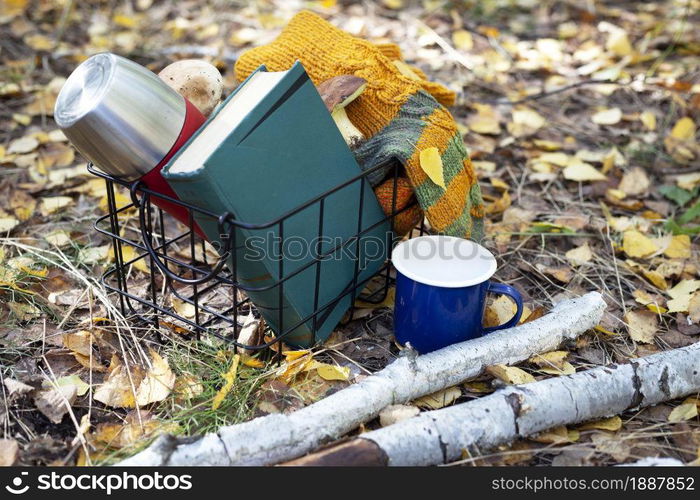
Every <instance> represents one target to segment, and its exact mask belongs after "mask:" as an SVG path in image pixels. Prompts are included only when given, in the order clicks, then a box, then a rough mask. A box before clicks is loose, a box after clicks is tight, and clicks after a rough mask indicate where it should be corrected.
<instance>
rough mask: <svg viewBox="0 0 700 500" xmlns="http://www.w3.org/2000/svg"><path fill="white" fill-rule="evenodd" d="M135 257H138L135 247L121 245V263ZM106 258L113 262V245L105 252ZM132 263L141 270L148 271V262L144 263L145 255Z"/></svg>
mask: <svg viewBox="0 0 700 500" xmlns="http://www.w3.org/2000/svg"><path fill="white" fill-rule="evenodd" d="M136 257H138V254H137V253H136V248H135V247H132V246H130V245H122V264H123V263H125V262H129V261H131V260H134V259H135V258H136ZM107 260H109V261H110V262H114V260H115V257H114V247H113V246H110V247H109V252H108V253H107ZM132 265H133V266H134V267H135V268H136V269H138V270H139V271H141V272H144V273H148V272H149V271H150V269H149V267H148V264H147V263H146V257H145V256H142V257H141V258H140V259H139V260H137V261H136V262H134V263H133V264H132Z"/></svg>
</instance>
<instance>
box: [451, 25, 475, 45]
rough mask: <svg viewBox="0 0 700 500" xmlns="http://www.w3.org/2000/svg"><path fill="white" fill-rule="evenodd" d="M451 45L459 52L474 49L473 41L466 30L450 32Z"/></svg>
mask: <svg viewBox="0 0 700 500" xmlns="http://www.w3.org/2000/svg"><path fill="white" fill-rule="evenodd" d="M452 43H454V45H455V47H457V48H458V49H459V50H472V48H474V40H472V34H471V33H469V32H468V31H467V30H455V31H454V32H452Z"/></svg>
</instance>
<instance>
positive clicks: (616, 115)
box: [591, 108, 622, 125]
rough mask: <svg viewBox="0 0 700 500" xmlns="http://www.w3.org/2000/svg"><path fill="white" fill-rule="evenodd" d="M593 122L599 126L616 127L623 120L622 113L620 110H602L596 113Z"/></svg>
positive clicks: (592, 118)
mask: <svg viewBox="0 0 700 500" xmlns="http://www.w3.org/2000/svg"><path fill="white" fill-rule="evenodd" d="M591 120H592V121H593V123H595V124H597V125H615V124H616V123H619V121H620V120H622V111H621V110H620V108H610V109H602V110H600V111H598V112H597V113H595V114H594V115H593V116H592V117H591Z"/></svg>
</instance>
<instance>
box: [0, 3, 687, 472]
mask: <svg viewBox="0 0 700 500" xmlns="http://www.w3.org/2000/svg"><path fill="white" fill-rule="evenodd" d="M302 8H310V9H312V10H314V11H316V12H318V13H320V14H321V15H323V16H325V17H328V18H329V19H330V20H331V21H332V22H334V23H336V24H337V25H338V26H340V27H341V28H343V29H345V30H347V31H349V32H351V33H353V34H355V35H358V36H363V37H365V38H367V39H370V40H372V41H376V42H379V41H384V42H388V41H391V42H396V43H398V44H399V45H400V46H401V49H402V51H403V56H404V58H405V59H406V60H407V61H408V62H410V63H411V64H415V65H416V66H418V67H419V68H421V69H422V70H424V71H425V73H427V74H428V75H430V77H431V78H432V79H434V80H437V81H440V82H441V83H444V84H445V85H447V86H449V87H450V88H452V89H454V90H456V91H457V92H458V93H459V99H458V103H457V104H456V106H455V107H454V108H453V109H452V112H453V114H454V116H455V117H456V118H457V120H458V121H459V123H460V125H461V127H462V132H463V135H464V140H465V143H466V144H467V146H468V148H469V151H470V154H471V156H472V158H473V160H474V164H475V166H476V168H477V169H478V172H479V175H480V178H481V184H482V189H483V192H484V194H485V198H486V201H487V214H488V223H487V242H486V244H487V246H489V247H490V248H491V249H493V250H494V253H495V254H496V255H497V256H498V259H499V264H500V267H499V271H498V273H497V275H496V278H497V279H499V280H501V281H504V282H507V283H509V284H511V285H513V286H515V287H516V288H517V289H518V290H519V291H520V292H521V293H522V294H523V296H524V297H525V300H526V305H527V308H526V313H525V320H527V319H528V318H529V319H533V318H536V317H538V316H540V315H542V314H544V313H546V311H547V310H548V309H549V308H551V306H552V304H553V303H554V302H556V301H557V300H560V299H561V298H564V297H570V296H578V295H580V294H582V293H584V292H586V291H590V290H597V291H599V292H601V293H602V294H603V295H604V297H605V300H606V302H607V304H608V309H607V312H606V314H605V317H604V319H603V321H602V322H601V324H600V325H599V326H598V327H597V328H596V329H595V330H592V331H590V332H587V333H586V334H585V335H584V336H582V337H581V338H580V339H579V340H578V341H577V342H576V343H575V344H571V345H567V346H564V347H563V348H562V350H560V351H556V352H552V353H547V354H545V355H542V356H538V357H536V358H534V359H531V360H529V361H528V362H526V363H523V364H522V365H521V366H519V367H493V368H491V369H490V370H488V374H487V375H484V376H483V377H480V378H479V379H478V380H473V381H469V382H467V383H465V384H463V385H461V386H459V387H453V388H450V389H448V390H446V391H444V392H442V393H441V394H437V395H434V396H433V397H429V398H423V399H421V400H420V401H417V402H415V406H417V407H420V408H421V409H430V408H436V407H441V406H444V405H447V404H453V403H455V402H462V401H466V400H469V399H472V398H477V397H480V396H482V395H483V394H487V393H489V392H492V391H494V390H495V389H497V388H498V387H500V386H502V385H503V384H508V383H523V382H528V381H533V380H539V379H542V378H546V377H556V376H559V375H562V374H568V373H573V372H575V371H578V370H585V369H588V368H591V367H594V366H599V365H604V364H608V363H612V362H618V363H625V362H628V361H629V360H630V359H633V358H636V357H640V356H645V355H648V354H652V353H655V352H659V351H663V350H667V349H673V348H677V347H682V346H687V345H690V344H692V343H694V342H697V341H699V340H700V267H699V266H700V264H699V262H698V254H699V252H700V246H699V245H698V241H699V239H698V235H699V234H700V196H699V194H700V147H699V146H698V142H697V137H698V133H697V125H698V123H700V57H699V56H700V23H699V21H700V17H699V16H698V14H697V13H698V12H699V11H700V2H698V0H669V1H658V2H631V1H622V2H621V1H597V0H591V1H589V2H569V1H552V0H540V1H532V0H482V1H473V2H471V1H468V2H446V1H440V0H423V1H421V2H417V1H410V0H384V1H383V2H376V3H373V2H365V3H354V2H350V1H338V2H336V1H333V0H331V1H328V0H323V1H318V2H301V1H282V0H280V1H274V0H260V1H251V2H230V1H217V0H212V1H210V2H195V1H184V2H164V1H159V0H127V1H123V2H108V1H104V2H102V1H91V2H73V1H71V0H56V1H50V0H7V1H5V2H3V3H2V5H1V6H0V130H1V132H0V134H1V136H0V232H1V233H2V237H1V238H0V304H1V307H0V324H1V325H2V326H1V327H0V359H1V365H0V376H1V377H2V386H1V388H2V399H0V421H1V423H2V436H1V437H2V439H3V440H2V442H0V463H2V464H13V463H18V464H66V465H70V464H75V463H78V464H96V463H97V464H100V463H109V462H112V461H115V460H117V459H118V458H119V457H122V456H126V455H129V454H131V453H133V452H135V451H136V450H138V449H139V448H141V447H143V446H144V445H145V444H147V443H148V442H149V440H150V439H152V437H153V436H155V435H156V434H158V433H161V432H172V433H181V434H197V433H202V432H207V431H212V430H214V429H216V428H217V427H218V426H220V425H224V424H228V423H234V422H238V421H242V420H246V419H249V418H252V417H253V416H256V415H263V414H267V413H272V412H291V411H294V410H295V409H298V408H300V407H303V406H304V405H307V404H309V403H311V402H313V401H316V400H318V399H320V398H322V397H323V396H324V395H327V394H329V393H330V392H333V391H335V390H338V389H339V388H342V387H344V386H346V385H348V384H350V383H352V382H353V381H356V380H358V379H359V378H361V377H364V376H366V375H367V374H369V373H372V372H373V371H376V370H378V369H380V368H382V367H383V366H385V365H386V364H387V363H389V362H390V361H391V360H392V359H393V358H394V357H395V356H396V355H397V353H398V348H397V346H396V345H395V344H394V342H393V338H392V329H391V328H392V327H391V307H392V305H393V304H392V294H391V293H390V294H389V296H388V298H387V300H385V301H384V302H383V303H382V304H379V305H378V306H377V305H370V304H358V306H359V310H358V311H357V312H356V314H355V319H354V320H353V321H352V322H350V323H349V324H347V325H345V326H343V327H341V328H339V329H338V330H337V331H336V332H335V333H334V334H333V335H332V336H331V338H330V339H329V340H328V341H327V342H326V343H325V344H324V346H321V347H319V348H317V349H314V350H313V351H311V352H307V351H285V352H284V353H283V354H284V356H283V362H282V364H281V365H279V366H278V365H277V364H275V363H271V362H269V361H266V358H265V357H264V356H260V355H255V354H251V353H246V352H240V353H235V352H234V351H233V350H231V349H229V348H228V347H227V345H226V344H225V343H222V342H220V341H218V340H216V339H215V338H213V337H202V338H201V340H197V339H196V338H194V336H193V335H192V334H191V333H190V332H188V331H187V330H186V329H183V328H182V327H181V326H177V325H174V324H171V325H169V326H168V325H165V327H164V328H162V329H161V332H160V335H157V334H156V332H154V331H153V330H152V329H148V328H145V327H142V326H139V325H138V324H136V323H133V322H131V321H129V320H128V318H123V317H122V316H121V315H120V313H119V311H118V310H117V309H116V308H115V306H114V297H110V296H107V295H106V293H105V291H104V289H102V288H101V286H100V284H99V277H100V276H101V274H102V273H103V272H104V271H105V270H106V269H107V268H108V267H109V266H110V265H111V262H112V261H113V260H114V256H113V252H111V251H110V246H109V241H108V240H107V239H105V238H104V237H102V236H100V235H99V234H98V233H96V232H95V231H94V229H93V227H92V224H93V222H94V219H95V218H96V217H98V216H100V215H102V214H104V213H105V210H106V208H107V199H106V192H105V188H104V184H103V182H102V181H101V180H100V179H96V178H94V177H92V176H91V175H90V174H89V173H88V172H87V171H86V168H85V162H84V160H83V159H82V158H80V157H79V155H77V154H76V153H75V151H74V150H73V149H72V147H71V146H70V145H69V144H68V143H67V141H66V139H65V137H64V135H63V134H62V133H61V132H60V131H59V130H57V127H56V125H55V123H54V122H53V119H52V117H51V114H52V109H53V105H54V102H55V99H56V95H57V93H58V91H59V89H60V88H61V85H62V83H63V81H64V80H65V77H66V76H67V75H68V74H69V73H70V71H71V70H72V69H73V68H74V67H75V66H76V65H77V64H79V63H80V62H81V61H82V60H84V59H85V58H86V57H87V56H88V55H90V54H93V53H96V52H99V51H105V50H110V51H113V52H116V53H119V54H121V55H124V56H126V57H130V58H132V59H134V60H136V61H138V62H141V63H143V64H146V65H148V67H149V68H151V69H153V70H155V71H158V70H160V69H161V68H163V67H164V66H166V65H167V64H168V63H170V62H172V61H174V60H177V59H180V58H187V57H189V58H191V57H200V58H204V59H207V60H209V61H212V62H214V63H215V64H216V65H217V67H219V68H220V70H221V71H222V73H223V74H224V77H225V81H226V89H227V93H228V92H230V90H231V89H233V88H234V87H235V85H236V82H235V81H234V78H233V71H232V64H233V62H234V61H235V59H236V57H237V55H238V54H239V53H240V52H241V51H243V50H245V49H246V48H248V47H250V46H253V45H257V44H262V43H266V42H269V41H270V40H271V39H273V38H274V37H275V36H276V34H277V33H278V32H279V30H280V29H281V27H282V26H284V24H285V22H286V21H287V20H288V19H289V18H290V17H291V16H292V15H293V14H294V13H295V12H296V11H298V10H299V9H302ZM120 196H123V197H124V199H123V200H121V202H128V198H127V195H126V194H121V195H120ZM118 201H119V200H118ZM134 216H135V214H134V212H133V211H131V212H126V213H125V214H124V222H125V226H127V227H129V225H131V226H130V227H132V228H133V227H135V224H136V221H135V220H134ZM148 271H149V267H148V265H147V261H145V260H141V261H137V262H136V263H135V264H134V265H133V266H132V268H131V269H130V274H129V279H130V280H131V283H132V284H133V287H134V288H135V289H137V290H138V289H140V290H142V291H145V290H147V288H148V286H149V280H148V278H147V272H148ZM139 287H140V288H139ZM165 305H166V306H167V307H173V308H174V309H176V310H177V311H178V312H179V313H180V314H181V315H183V316H188V315H194V311H192V310H191V306H189V305H188V304H186V303H182V302H178V300H177V299H175V298H170V299H168V303H167V304H165ZM512 307H513V306H512V304H511V303H510V302H509V301H508V300H507V299H505V298H504V299H497V300H496V301H495V302H494V303H492V304H491V305H490V306H489V308H488V311H487V318H486V321H487V322H491V323H498V322H501V321H503V320H504V319H507V318H508V317H509V316H510V315H511V314H512V312H513V309H512ZM249 320H250V321H249V323H247V324H246V325H245V326H244V328H248V330H249V331H253V330H256V329H257V328H258V326H257V325H258V324H259V323H258V320H257V319H256V318H255V315H254V314H251V315H250V316H249ZM253 333H255V332H253ZM258 333H259V332H258ZM699 408H700V399H699V398H698V397H697V395H696V396H691V397H689V398H687V399H685V400H682V401H673V402H669V403H667V404H661V405H658V406H655V407H652V408H647V409H643V410H640V411H630V412H627V413H625V414H622V415H619V416H615V417H612V418H609V419H606V420H603V421H597V422H589V423H587V424H585V425H582V426H576V427H573V426H572V427H569V428H565V427H562V428H558V429H552V430H551V431H549V432H546V433H543V434H541V435H539V436H534V437H532V439H528V440H524V441H521V442H517V443H514V444H512V445H510V446H508V447H503V448H502V449H499V450H492V451H488V452H484V455H482V456H465V458H464V460H462V461H461V462H459V463H460V464H467V465H481V464H530V465H535V464H555V465H588V464H594V465H601V464H614V463H622V462H631V461H635V460H637V459H639V458H642V457H647V456H665V457H673V458H676V459H678V460H680V461H682V462H684V463H690V462H693V461H695V462H696V463H697V461H698V460H700V456H699V454H700V418H699V417H698V409H699ZM378 425H380V422H378V421H377V422H371V423H369V424H368V425H367V428H374V427H376V426H378ZM362 430H364V429H360V431H362Z"/></svg>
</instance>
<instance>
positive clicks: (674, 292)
mask: <svg viewBox="0 0 700 500" xmlns="http://www.w3.org/2000/svg"><path fill="white" fill-rule="evenodd" d="M698 289H700V280H682V281H681V282H679V283H678V284H677V285H676V286H674V287H673V288H671V289H670V290H667V291H666V293H668V295H669V296H670V297H671V300H669V301H668V302H666V306H667V307H668V312H672V313H674V312H687V311H688V309H689V308H690V299H691V297H692V296H693V294H694V293H695V292H696V291H697V290H698Z"/></svg>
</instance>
